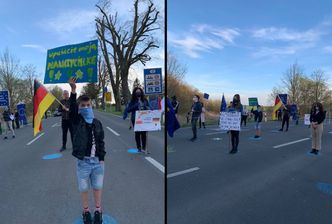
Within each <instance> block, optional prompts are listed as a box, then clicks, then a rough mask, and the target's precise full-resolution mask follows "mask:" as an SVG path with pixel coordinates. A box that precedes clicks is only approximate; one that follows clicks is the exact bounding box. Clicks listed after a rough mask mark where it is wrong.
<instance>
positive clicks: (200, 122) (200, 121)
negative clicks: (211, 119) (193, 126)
mask: <svg viewBox="0 0 332 224" xmlns="http://www.w3.org/2000/svg"><path fill="white" fill-rule="evenodd" d="M202 124H203V128H205V122H202V119H199V128H202Z"/></svg>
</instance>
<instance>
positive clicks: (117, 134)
mask: <svg viewBox="0 0 332 224" xmlns="http://www.w3.org/2000/svg"><path fill="white" fill-rule="evenodd" d="M107 129H108V130H110V131H111V132H112V133H113V134H115V135H116V136H120V134H119V133H117V132H116V131H114V130H113V129H112V128H110V127H107Z"/></svg>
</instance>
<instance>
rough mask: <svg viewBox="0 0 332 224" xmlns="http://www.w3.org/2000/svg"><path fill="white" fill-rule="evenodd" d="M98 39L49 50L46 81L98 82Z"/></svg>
mask: <svg viewBox="0 0 332 224" xmlns="http://www.w3.org/2000/svg"><path fill="white" fill-rule="evenodd" d="M97 59H98V40H93V41H88V42H84V43H80V44H73V45H66V46H62V47H57V48H54V49H50V50H48V51H47V60H46V71H45V78H44V83H45V84H47V83H52V84H53V83H67V82H68V79H69V78H70V77H72V76H73V77H76V78H77V81H76V82H77V83H80V82H97Z"/></svg>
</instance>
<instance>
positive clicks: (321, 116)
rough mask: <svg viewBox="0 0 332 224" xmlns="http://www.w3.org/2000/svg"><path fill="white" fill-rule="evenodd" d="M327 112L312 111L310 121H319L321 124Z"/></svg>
mask: <svg viewBox="0 0 332 224" xmlns="http://www.w3.org/2000/svg"><path fill="white" fill-rule="evenodd" d="M325 116H326V115H325V112H321V111H320V112H318V114H316V113H315V112H311V113H310V122H318V124H321V123H322V122H323V121H324V120H325Z"/></svg>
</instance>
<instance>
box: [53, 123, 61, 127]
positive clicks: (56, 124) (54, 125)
mask: <svg viewBox="0 0 332 224" xmlns="http://www.w3.org/2000/svg"><path fill="white" fill-rule="evenodd" d="M56 126H60V124H58V123H55V124H53V125H52V128H54V127H56Z"/></svg>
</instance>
